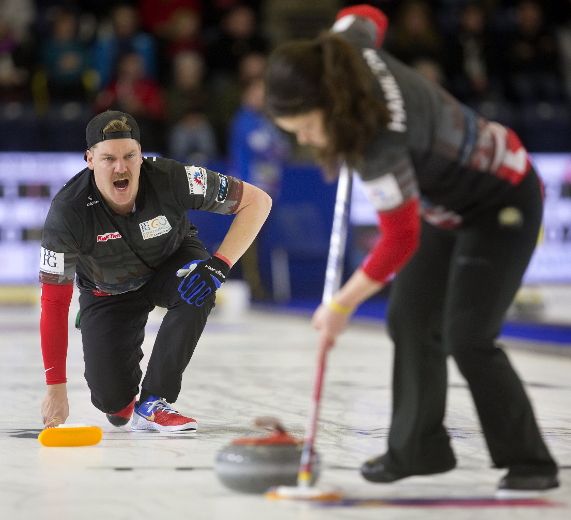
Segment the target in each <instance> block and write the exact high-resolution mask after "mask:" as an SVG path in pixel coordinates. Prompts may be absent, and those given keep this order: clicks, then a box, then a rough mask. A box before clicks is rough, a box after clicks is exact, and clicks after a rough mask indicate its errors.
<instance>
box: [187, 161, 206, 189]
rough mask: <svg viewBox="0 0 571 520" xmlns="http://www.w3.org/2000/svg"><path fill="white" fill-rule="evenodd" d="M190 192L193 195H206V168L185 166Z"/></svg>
mask: <svg viewBox="0 0 571 520" xmlns="http://www.w3.org/2000/svg"><path fill="white" fill-rule="evenodd" d="M184 169H185V171H186V178H187V179H188V190H189V192H190V194H191V195H206V179H207V174H206V170H205V169H204V168H199V167H198V166H185V167H184Z"/></svg>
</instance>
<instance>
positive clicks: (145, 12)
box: [138, 0, 202, 40]
mask: <svg viewBox="0 0 571 520" xmlns="http://www.w3.org/2000/svg"><path fill="white" fill-rule="evenodd" d="M138 4H139V5H138V7H139V12H140V13H141V23H142V24H143V27H144V28H145V30H146V31H148V32H150V33H152V34H154V35H155V36H156V37H157V38H160V39H165V40H167V39H169V35H170V33H171V30H172V22H173V20H176V18H177V17H178V16H179V15H180V14H181V13H183V12H188V11H192V12H194V13H196V14H197V15H198V16H199V17H200V15H201V14H202V1H201V0H139V2H138Z"/></svg>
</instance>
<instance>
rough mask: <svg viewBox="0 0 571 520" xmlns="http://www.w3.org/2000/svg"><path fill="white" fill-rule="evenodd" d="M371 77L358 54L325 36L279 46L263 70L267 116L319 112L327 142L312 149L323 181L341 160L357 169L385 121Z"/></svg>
mask: <svg viewBox="0 0 571 520" xmlns="http://www.w3.org/2000/svg"><path fill="white" fill-rule="evenodd" d="M374 86H375V81H374V76H373V75H372V73H371V72H370V70H369V68H368V67H367V65H366V63H365V61H364V60H363V58H362V57H361V56H360V54H359V53H358V51H357V50H356V49H355V48H354V47H352V46H351V44H349V43H348V42H347V41H345V40H344V39H343V38H342V37H340V36H338V35H336V34H334V33H330V32H325V33H322V34H321V35H320V36H319V37H318V38H316V39H315V40H311V41H308V40H301V41H296V42H292V43H286V44H284V45H282V46H280V47H278V48H277V49H276V50H275V51H274V52H273V53H272V55H271V56H270V59H269V62H268V66H267V69H266V111H267V112H268V114H269V115H270V117H272V118H276V117H290V116H296V115H301V114H304V113H306V112H309V111H311V110H315V109H321V110H323V112H324V116H325V121H324V123H325V131H326V133H327V137H328V139H327V141H328V144H327V146H326V148H324V149H319V150H317V158H318V160H319V162H320V163H321V165H322V166H323V168H324V170H325V175H326V177H328V178H330V179H332V178H336V177H337V175H338V168H339V164H340V162H342V161H346V162H347V164H348V165H349V166H350V167H356V168H358V166H359V164H360V162H361V160H362V157H363V154H364V151H365V148H366V146H367V145H368V144H369V142H370V141H371V140H372V138H373V137H374V136H375V134H376V132H377V131H378V130H379V128H380V127H381V126H382V125H383V124H384V123H386V122H387V120H388V114H387V108H386V106H385V105H384V104H383V103H382V101H381V100H379V99H378V98H377V97H376V96H375V93H374V88H375V87H374Z"/></svg>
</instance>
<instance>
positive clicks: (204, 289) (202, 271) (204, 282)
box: [176, 256, 230, 307]
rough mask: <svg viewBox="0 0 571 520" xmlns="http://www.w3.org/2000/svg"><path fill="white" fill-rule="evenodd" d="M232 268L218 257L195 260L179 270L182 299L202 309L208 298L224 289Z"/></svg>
mask: <svg viewBox="0 0 571 520" xmlns="http://www.w3.org/2000/svg"><path fill="white" fill-rule="evenodd" d="M228 271H230V266H229V265H228V264H227V263H226V262H224V260H221V259H220V258H218V257H216V256H211V257H210V258H209V259H208V260H193V261H192V262H190V263H189V264H186V265H185V266H184V267H182V268H181V269H179V270H178V271H177V272H176V275H177V276H178V277H179V278H182V281H181V282H180V284H179V286H178V292H179V293H180V297H181V298H182V299H183V300H184V301H185V302H186V303H188V304H189V305H196V307H201V306H202V304H203V303H204V301H205V300H206V298H208V296H210V295H211V294H213V293H214V292H216V290H217V289H220V287H222V284H223V283H224V282H225V281H226V276H227V275H228Z"/></svg>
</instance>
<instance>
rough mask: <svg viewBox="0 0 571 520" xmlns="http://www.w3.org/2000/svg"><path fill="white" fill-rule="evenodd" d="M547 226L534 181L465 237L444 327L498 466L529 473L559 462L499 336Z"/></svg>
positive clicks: (458, 252) (464, 233)
mask: <svg viewBox="0 0 571 520" xmlns="http://www.w3.org/2000/svg"><path fill="white" fill-rule="evenodd" d="M505 208H509V209H508V215H511V217H510V218H509V219H506V213H505ZM514 212H515V213H514ZM516 217H519V218H516ZM540 221H541V200H540V194H539V189H538V186H537V182H536V180H535V177H531V178H530V179H528V180H527V181H526V182H525V184H524V185H523V186H522V187H521V189H520V190H518V191H517V192H516V193H514V194H513V196H512V197H511V198H510V199H508V200H506V201H505V204H504V205H503V206H502V207H500V208H498V209H496V210H494V211H491V212H490V213H489V215H487V216H486V218H485V219H482V220H480V221H479V223H478V225H477V226H473V227H470V228H468V229H466V230H463V231H461V232H460V233H459V238H458V244H457V248H456V250H455V253H454V257H453V264H452V265H453V268H452V271H451V276H450V283H449V296H448V299H447V304H446V313H445V325H444V331H445V332H444V334H445V342H446V344H447V346H448V348H449V349H450V351H451V352H452V354H453V356H454V358H455V360H456V363H457V365H458V367H459V369H460V371H461V373H462V375H463V376H464V377H465V378H466V380H467V382H468V385H469V387H470V391H471V393H472V396H473V399H474V403H475V406H476V410H477V412H478V416H479V418H480V421H481V424H482V428H483V431H484V436H485V438H486V442H487V444H488V448H489V450H490V454H491V457H492V460H493V462H494V464H495V465H496V466H497V467H520V468H521V469H522V470H524V471H525V469H526V468H528V467H529V468H533V467H535V468H536V470H537V466H546V467H547V468H548V469H552V468H553V466H554V462H553V459H552V458H551V455H550V454H549V452H548V450H547V447H546V445H545V443H544V441H543V439H542V437H541V434H540V432H539V428H538V425H537V422H536V420H535V416H534V412H533V410H532V406H531V403H530V400H529V398H528V396H527V395H526V392H525V389H524V387H523V384H522V382H521V380H520V378H519V376H518V375H517V373H516V372H515V370H514V368H513V367H512V365H511V363H510V361H509V359H508V357H507V355H506V353H505V352H504V351H503V350H502V349H501V348H500V346H499V345H498V344H497V343H496V338H497V336H498V334H499V333H500V329H501V326H502V322H503V320H504V317H505V314H506V312H507V309H508V307H509V305H510V303H511V302H512V300H513V298H514V296H515V294H516V292H517V290H518V288H519V286H520V283H521V279H522V277H523V275H524V273H525V270H526V268H527V265H528V263H529V260H530V258H531V255H532V253H533V250H534V248H535V245H536V241H537V235H538V231H539V226H540Z"/></svg>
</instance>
